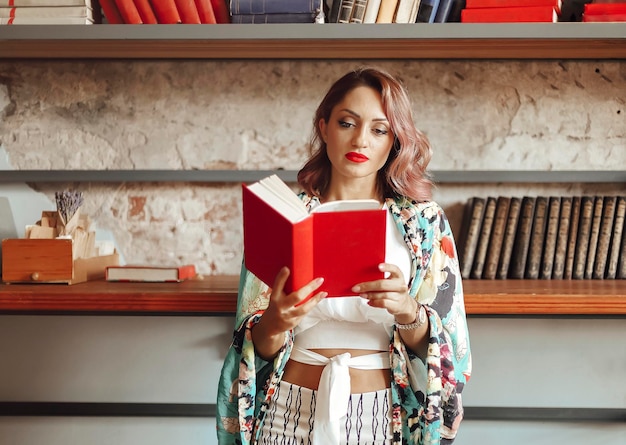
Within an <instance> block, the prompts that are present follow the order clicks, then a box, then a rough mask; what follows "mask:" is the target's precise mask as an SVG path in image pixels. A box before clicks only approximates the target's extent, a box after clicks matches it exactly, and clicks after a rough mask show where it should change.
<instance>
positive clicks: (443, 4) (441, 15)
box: [435, 0, 455, 23]
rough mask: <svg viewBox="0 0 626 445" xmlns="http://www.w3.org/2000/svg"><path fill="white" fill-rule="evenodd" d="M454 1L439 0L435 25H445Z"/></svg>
mask: <svg viewBox="0 0 626 445" xmlns="http://www.w3.org/2000/svg"><path fill="white" fill-rule="evenodd" d="M454 2H455V0H439V7H438V8H437V13H436V14H435V23H446V22H447V21H448V18H449V17H450V12H452V7H453V6H454Z"/></svg>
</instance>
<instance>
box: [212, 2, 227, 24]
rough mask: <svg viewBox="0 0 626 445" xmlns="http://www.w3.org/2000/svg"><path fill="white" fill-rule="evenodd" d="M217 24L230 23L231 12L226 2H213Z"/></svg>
mask: <svg viewBox="0 0 626 445" xmlns="http://www.w3.org/2000/svg"><path fill="white" fill-rule="evenodd" d="M211 6H213V13H214V14H215V20H216V21H217V23H230V12H229V10H228V4H227V3H226V0H211Z"/></svg>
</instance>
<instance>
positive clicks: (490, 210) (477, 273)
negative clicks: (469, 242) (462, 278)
mask: <svg viewBox="0 0 626 445" xmlns="http://www.w3.org/2000/svg"><path fill="white" fill-rule="evenodd" d="M495 214H496V198H494V197H493V196H490V197H488V198H487V202H486V203H485V213H484V214H483V222H482V224H481V226H480V235H479V237H478V245H477V246H476V255H475V257H474V264H473V265H472V272H471V274H470V277H471V278H476V279H480V278H482V275H483V269H484V267H485V260H486V258H487V249H488V247H489V237H490V236H491V229H492V227H493V220H494V217H495Z"/></svg>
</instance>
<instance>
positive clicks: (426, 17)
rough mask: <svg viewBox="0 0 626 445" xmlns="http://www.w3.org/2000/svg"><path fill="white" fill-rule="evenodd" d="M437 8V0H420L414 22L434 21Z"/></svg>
mask: <svg viewBox="0 0 626 445" xmlns="http://www.w3.org/2000/svg"><path fill="white" fill-rule="evenodd" d="M438 9H439V0H421V1H420V4H419V10H418V11H417V18H416V22H418V23H435V17H436V16H437V10H438Z"/></svg>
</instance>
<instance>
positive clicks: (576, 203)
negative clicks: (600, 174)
mask: <svg viewBox="0 0 626 445" xmlns="http://www.w3.org/2000/svg"><path fill="white" fill-rule="evenodd" d="M581 201H582V198H581V197H580V196H574V197H572V211H571V215H570V223H569V233H568V236H567V254H566V256H565V266H564V269H563V278H564V279H566V280H569V279H571V278H572V277H573V276H574V260H575V259H576V243H577V242H578V227H579V226H580V204H581Z"/></svg>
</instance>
